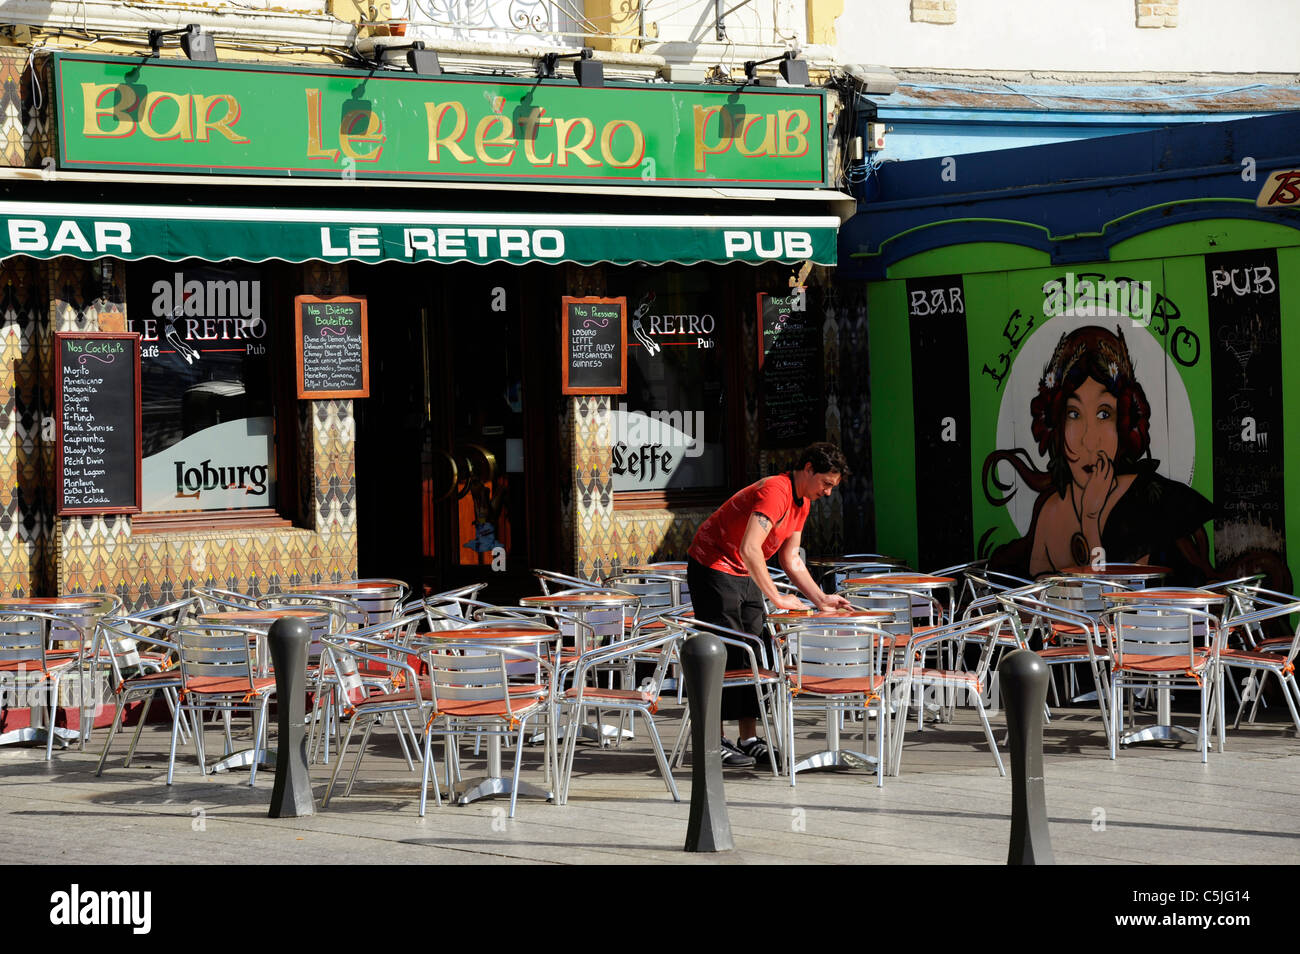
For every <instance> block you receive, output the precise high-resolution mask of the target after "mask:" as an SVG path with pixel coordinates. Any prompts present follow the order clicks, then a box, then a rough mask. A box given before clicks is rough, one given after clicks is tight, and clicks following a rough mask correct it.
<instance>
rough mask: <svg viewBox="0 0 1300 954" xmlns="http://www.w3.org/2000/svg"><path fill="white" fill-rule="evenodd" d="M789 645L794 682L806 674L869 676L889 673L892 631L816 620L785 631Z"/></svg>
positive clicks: (837, 676) (823, 677)
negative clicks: (889, 648) (889, 649)
mask: <svg viewBox="0 0 1300 954" xmlns="http://www.w3.org/2000/svg"><path fill="white" fill-rule="evenodd" d="M782 635H783V636H784V637H785V640H786V645H787V646H788V647H790V661H791V663H793V665H794V671H795V677H794V678H795V685H796V686H802V685H803V681H804V679H805V678H808V677H812V678H815V679H870V678H871V677H873V676H884V675H887V673H888V670H889V668H890V661H891V660H892V658H893V653H891V652H889V651H888V649H887V647H889V646H891V645H892V643H893V638H892V637H893V635H894V634H892V633H888V632H886V631H885V630H882V629H880V628H878V627H876V626H874V625H867V624H849V623H848V621H845V623H838V622H836V623H813V624H807V625H802V626H792V627H790V628H789V629H787V630H785V632H784V633H783V634H782Z"/></svg>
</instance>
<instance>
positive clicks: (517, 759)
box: [509, 718, 528, 818]
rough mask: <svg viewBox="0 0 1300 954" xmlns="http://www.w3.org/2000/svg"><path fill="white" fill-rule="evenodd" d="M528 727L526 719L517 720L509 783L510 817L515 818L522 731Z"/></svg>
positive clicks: (522, 742)
mask: <svg viewBox="0 0 1300 954" xmlns="http://www.w3.org/2000/svg"><path fill="white" fill-rule="evenodd" d="M527 727H528V719H527V718H524V719H520V720H519V732H518V733H517V737H516V738H515V772H514V776H513V780H512V781H511V783H510V816H509V817H511V818H514V817H515V803H516V802H517V801H518V800H519V769H520V768H521V767H522V766H523V763H524V730H525V729H526V728H527Z"/></svg>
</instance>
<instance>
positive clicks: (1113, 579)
mask: <svg viewBox="0 0 1300 954" xmlns="http://www.w3.org/2000/svg"><path fill="white" fill-rule="evenodd" d="M1172 572H1173V570H1171V569H1169V567H1167V566H1153V565H1149V564H1146V563H1098V564H1097V565H1096V566H1067V567H1065V568H1064V569H1061V570H1058V571H1057V573H1056V575H1057V576H1073V577H1080V578H1085V579H1094V580H1097V581H1099V582H1103V583H1119V584H1122V585H1124V586H1145V585H1146V584H1148V583H1150V582H1152V581H1153V580H1162V579H1164V578H1165V577H1166V576H1168V575H1169V574H1170V573H1172Z"/></svg>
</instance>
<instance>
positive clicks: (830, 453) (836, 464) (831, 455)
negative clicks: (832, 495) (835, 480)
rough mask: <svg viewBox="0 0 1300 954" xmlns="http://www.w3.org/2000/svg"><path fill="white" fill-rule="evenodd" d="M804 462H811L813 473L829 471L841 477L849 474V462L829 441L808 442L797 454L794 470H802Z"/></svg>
mask: <svg viewBox="0 0 1300 954" xmlns="http://www.w3.org/2000/svg"><path fill="white" fill-rule="evenodd" d="M805 464H812V468H813V473H814V474H824V473H827V472H828V471H829V472H830V473H834V474H839V475H840V476H841V477H847V476H849V462H848V461H847V460H845V459H844V453H843V451H841V450H840V449H839V448H838V447H836V446H835V445H834V444H832V443H830V442H829V441H818V442H817V443H816V444H809V445H808V447H807V448H806V449H805V450H804V452H803V453H802V454H800V455H799V463H798V465H797V466H796V467H795V470H803V468H804V465H805Z"/></svg>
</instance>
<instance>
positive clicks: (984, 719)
mask: <svg viewBox="0 0 1300 954" xmlns="http://www.w3.org/2000/svg"><path fill="white" fill-rule="evenodd" d="M969 694H970V695H973V696H974V697H975V707H976V708H977V709H978V710H979V714H980V723H981V724H982V725H983V726H984V738H986V739H988V740H989V748H990V749H992V750H993V760H994V761H995V762H997V763H998V774H999V775H1001V776H1003V777H1005V776H1006V774H1007V770H1006V768H1005V767H1003V765H1002V753H1001V752H999V751H998V744H997V742H995V741H994V740H993V727H992V726H990V725H989V716H988V713H987V712H985V711H984V701H983V700H982V699H980V697H979V693H978V692H973V693H969Z"/></svg>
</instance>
